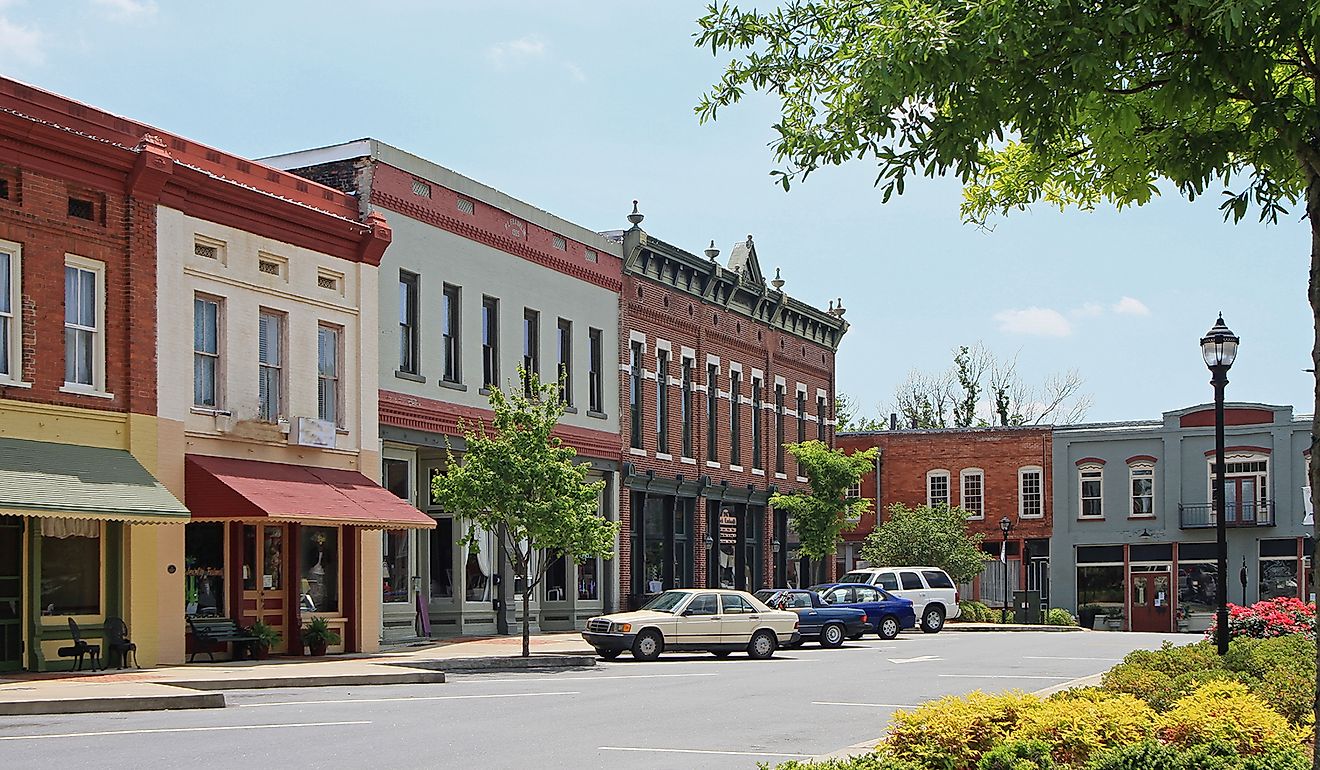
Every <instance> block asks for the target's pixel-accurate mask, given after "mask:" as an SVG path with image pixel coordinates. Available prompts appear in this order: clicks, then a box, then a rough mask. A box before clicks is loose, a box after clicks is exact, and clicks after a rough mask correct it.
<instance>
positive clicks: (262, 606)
mask: <svg viewBox="0 0 1320 770" xmlns="http://www.w3.org/2000/svg"><path fill="white" fill-rule="evenodd" d="M287 535H288V528H287V527H286V526H285V525H283V524H244V525H243V542H242V546H241V548H242V549H243V551H242V556H241V559H242V561H241V564H242V580H243V604H242V609H241V611H240V612H239V618H238V622H239V623H241V624H243V625H250V624H252V623H253V622H255V621H257V620H260V621H261V622H263V623H265V624H266V625H268V626H270V627H272V628H274V629H275V630H276V631H278V632H279V633H280V641H279V642H277V643H275V644H274V645H272V646H271V648H270V649H271V652H286V651H287V650H288V648H289V628H288V623H287V617H288V607H289V604H288V602H289V589H288V583H289V581H288V575H287V574H286V571H287V570H286V566H285V565H287V564H288V561H289V559H288V557H289V552H288V537H287Z"/></svg>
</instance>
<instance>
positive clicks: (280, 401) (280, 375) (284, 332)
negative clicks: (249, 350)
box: [257, 308, 289, 423]
mask: <svg viewBox="0 0 1320 770" xmlns="http://www.w3.org/2000/svg"><path fill="white" fill-rule="evenodd" d="M264 316H271V317H273V318H275V319H277V320H278V321H279V330H278V333H279V346H280V356H279V361H278V362H276V363H266V362H263V361H262V360H261V319H262V317H264ZM288 336H289V317H288V316H287V315H285V314H284V313H281V312H280V311H278V310H272V309H269V308H261V309H260V310H259V311H258V312H257V419H258V420H261V421H262V422H268V423H280V422H282V421H284V419H285V415H286V414H287V411H286V404H287V403H288V395H289V385H288V366H287V361H288V358H289V356H288V350H289V345H288ZM263 369H274V370H276V372H277V374H276V377H275V381H276V383H277V385H278V387H279V389H280V392H279V394H278V397H277V398H276V404H275V411H276V413H275V414H274V415H264V414H262V412H261V409H262V401H263V399H262V398H261V381H262V376H261V374H262V370H263Z"/></svg>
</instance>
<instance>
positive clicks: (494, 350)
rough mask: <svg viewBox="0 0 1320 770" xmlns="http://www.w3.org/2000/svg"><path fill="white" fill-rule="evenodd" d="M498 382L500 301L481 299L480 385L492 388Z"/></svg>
mask: <svg viewBox="0 0 1320 770" xmlns="http://www.w3.org/2000/svg"><path fill="white" fill-rule="evenodd" d="M499 381H500V301H499V300H498V299H495V298H494V297H482V298H481V384H482V387H486V388H493V387H496V386H497V385H499Z"/></svg>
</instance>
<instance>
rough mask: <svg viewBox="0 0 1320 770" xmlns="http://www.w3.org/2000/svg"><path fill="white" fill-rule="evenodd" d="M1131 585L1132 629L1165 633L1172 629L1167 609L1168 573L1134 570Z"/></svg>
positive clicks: (1171, 614) (1168, 604)
mask: <svg viewBox="0 0 1320 770" xmlns="http://www.w3.org/2000/svg"><path fill="white" fill-rule="evenodd" d="M1130 583H1131V586H1132V596H1131V599H1132V623H1131V629H1132V630H1133V631H1150V632H1155V633H1167V632H1170V631H1172V630H1173V613H1172V611H1171V610H1170V609H1169V606H1170V595H1169V573H1168V572H1134V573H1132V578H1131V580H1130Z"/></svg>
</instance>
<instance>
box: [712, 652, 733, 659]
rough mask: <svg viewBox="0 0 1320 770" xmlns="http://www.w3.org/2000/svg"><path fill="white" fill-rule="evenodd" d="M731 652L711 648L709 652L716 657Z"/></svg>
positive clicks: (724, 656) (723, 656)
mask: <svg viewBox="0 0 1320 770" xmlns="http://www.w3.org/2000/svg"><path fill="white" fill-rule="evenodd" d="M731 652H732V651H731V650H711V651H710V654H711V655H714V656H715V657H717V658H727V657H729V654H730V653H731Z"/></svg>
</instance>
